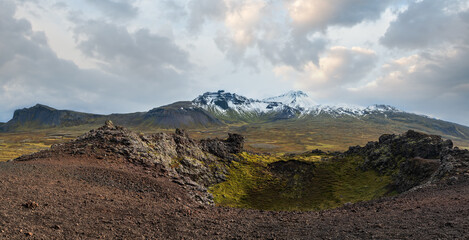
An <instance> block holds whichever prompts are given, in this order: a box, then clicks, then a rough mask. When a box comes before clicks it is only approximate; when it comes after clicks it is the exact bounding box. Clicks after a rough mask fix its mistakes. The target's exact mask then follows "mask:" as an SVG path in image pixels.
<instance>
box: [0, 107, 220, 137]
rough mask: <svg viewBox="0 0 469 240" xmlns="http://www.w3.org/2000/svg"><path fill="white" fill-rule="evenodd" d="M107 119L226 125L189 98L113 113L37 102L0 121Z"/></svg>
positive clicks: (22, 126) (42, 124)
mask: <svg viewBox="0 0 469 240" xmlns="http://www.w3.org/2000/svg"><path fill="white" fill-rule="evenodd" d="M108 119H109V120H112V121H113V122H115V123H116V124H120V125H126V126H134V127H157V128H178V127H179V128H198V127H210V126H212V125H214V126H218V125H223V122H221V121H220V120H218V119H217V118H215V117H213V116H212V115H211V114H210V113H208V112H207V111H206V110H204V109H202V108H200V107H197V106H194V105H192V104H191V103H190V102H178V103H173V104H170V105H167V106H163V107H158V108H154V109H152V110H150V111H148V112H143V113H141V112H137V113H128V114H110V115H101V114H90V113H82V112H75V111H70V110H57V109H55V108H52V107H49V106H46V105H42V104H37V105H35V106H33V107H30V108H23V109H18V110H16V111H15V112H14V114H13V118H12V119H11V120H10V121H8V122H7V123H3V124H1V125H0V130H1V131H4V132H14V131H22V130H30V129H44V128H54V127H72V126H80V125H100V124H102V123H103V122H104V121H105V120H108Z"/></svg>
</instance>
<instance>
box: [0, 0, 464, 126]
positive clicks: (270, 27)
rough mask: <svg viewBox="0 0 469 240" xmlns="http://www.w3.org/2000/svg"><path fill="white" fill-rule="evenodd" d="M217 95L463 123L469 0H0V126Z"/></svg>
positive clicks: (127, 109)
mask: <svg viewBox="0 0 469 240" xmlns="http://www.w3.org/2000/svg"><path fill="white" fill-rule="evenodd" d="M218 89H225V90H227V91H231V92H236V93H239V94H242V95H245V96H247V97H252V98H264V97H269V96H274V95H278V94H281V93H283V92H286V91H289V90H303V91H305V92H307V93H309V95H310V96H311V97H312V98H313V99H314V100H315V101H316V102H317V103H320V104H339V103H342V104H343V103H345V104H351V105H361V106H367V105H371V104H375V103H385V104H390V105H394V106H396V107H398V108H400V109H402V110H406V111H410V112H415V113H418V114H425V115H428V116H431V117H436V118H440V119H444V120H449V121H453V122H457V123H461V124H465V125H469V0H379V1H377V0H156V1H155V0H67V1H60V0H0V102H1V104H0V121H8V120H9V119H10V118H11V116H12V113H13V111H14V109H17V108H22V107H27V106H32V105H34V104H36V103H43V104H46V105H49V106H52V107H55V108H59V109H73V110H79V111H86V112H94V113H112V112H135V111H146V110H149V109H151V108H153V107H157V106H161V105H164V104H168V103H171V102H174V101H178V100H191V99H193V98H195V97H196V96H197V95H199V94H201V93H203V92H206V91H216V90H218Z"/></svg>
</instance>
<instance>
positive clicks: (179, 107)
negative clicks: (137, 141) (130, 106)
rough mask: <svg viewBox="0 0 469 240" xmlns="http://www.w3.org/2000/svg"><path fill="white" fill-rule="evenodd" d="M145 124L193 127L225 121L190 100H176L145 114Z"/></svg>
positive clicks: (167, 126) (207, 125) (216, 124)
mask: <svg viewBox="0 0 469 240" xmlns="http://www.w3.org/2000/svg"><path fill="white" fill-rule="evenodd" d="M143 121H144V124H145V125H152V126H161V127H164V128H193V127H209V126H213V125H215V126H218V125H223V123H222V122H221V121H220V120H218V119H217V118H215V117H214V116H213V115H211V114H210V113H208V112H207V111H206V110H204V109H202V108H200V107H196V106H194V105H192V104H191V103H190V102H176V103H173V104H170V105H166V106H163V107H158V108H154V109H152V110H150V111H148V112H147V113H145V114H144V116H143Z"/></svg>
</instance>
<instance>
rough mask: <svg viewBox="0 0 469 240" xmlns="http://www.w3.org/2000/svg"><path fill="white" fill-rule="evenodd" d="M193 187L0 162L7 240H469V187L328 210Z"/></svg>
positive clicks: (90, 168)
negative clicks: (239, 201) (268, 203)
mask: <svg viewBox="0 0 469 240" xmlns="http://www.w3.org/2000/svg"><path fill="white" fill-rule="evenodd" d="M184 187H185V186H184V185H180V184H178V183H175V182H173V181H172V180H171V178H168V177H166V176H164V175H163V174H160V173H158V171H157V170H155V169H150V168H145V167H144V166H137V165H133V164H129V163H128V162H126V161H124V160H123V159H118V158H115V159H97V158H95V157H91V156H90V155H87V154H84V155H82V156H80V157H77V156H68V155H65V154H63V155H61V154H60V153H58V154H56V155H55V156H51V157H49V158H43V159H35V160H29V161H14V162H8V163H0V238H1V239H251V238H261V239H371V238H377V239H405V238H408V239H468V238H469V182H468V181H460V182H458V183H455V184H453V185H439V186H434V187H427V188H423V189H419V190H416V191H412V192H407V193H404V194H402V195H399V196H397V197H393V198H385V199H381V200H377V201H372V202H365V203H358V204H353V205H347V206H345V207H342V208H339V209H333V210H327V211H321V212H269V211H257V210H245V209H230V208H221V207H215V206H209V205H203V204H201V203H197V202H196V201H194V200H192V198H190V197H189V196H188V195H187V191H186V190H185V189H184Z"/></svg>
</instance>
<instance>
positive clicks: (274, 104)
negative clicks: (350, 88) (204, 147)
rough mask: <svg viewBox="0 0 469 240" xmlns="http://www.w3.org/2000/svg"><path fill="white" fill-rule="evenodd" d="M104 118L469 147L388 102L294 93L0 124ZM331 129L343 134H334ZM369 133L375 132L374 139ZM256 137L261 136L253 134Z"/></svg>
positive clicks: (27, 112) (20, 118) (446, 126)
mask: <svg viewBox="0 0 469 240" xmlns="http://www.w3.org/2000/svg"><path fill="white" fill-rule="evenodd" d="M105 120H112V121H113V122H115V123H116V124H119V125H123V126H128V127H133V128H139V129H154V128H165V129H174V128H187V129H214V130H216V129H218V128H219V127H222V126H223V127H225V128H230V129H232V130H231V131H238V132H243V133H245V134H248V135H249V133H246V132H245V131H254V132H253V134H254V133H255V132H256V131H270V133H271V134H274V133H275V132H276V133H277V134H280V133H281V132H285V131H292V133H291V134H293V132H296V133H298V134H300V133H302V132H305V131H311V132H315V133H321V134H322V135H320V138H319V139H316V137H317V136H316V137H314V136H311V137H309V138H311V139H310V140H308V141H310V142H318V141H319V142H321V139H322V140H325V141H326V140H327V141H328V142H330V141H331V139H330V136H334V137H333V139H335V140H338V139H337V138H338V137H341V135H347V136H348V137H350V138H352V139H362V140H361V141H363V140H364V137H363V136H369V137H372V135H373V136H376V135H377V134H382V133H384V131H387V132H394V133H397V132H402V131H405V130H409V129H413V130H418V131H422V132H425V133H429V134H438V135H443V136H445V137H456V138H458V139H459V140H461V141H463V142H465V145H468V146H469V127H467V126H463V125H460V124H456V123H451V122H447V121H444V120H439V119H434V118H430V117H427V116H422V115H417V114H414V113H408V112H405V111H402V110H399V109H398V108H396V107H393V106H390V105H385V104H374V105H370V106H368V107H360V106H350V105H321V104H317V103H316V102H315V101H314V100H312V99H311V98H310V97H309V96H308V95H307V94H306V93H304V92H302V91H290V92H288V93H286V94H282V95H280V96H276V97H271V98H265V99H263V100H258V99H253V98H248V97H245V96H242V95H239V94H236V93H229V92H225V91H223V90H220V91H217V92H206V93H203V94H201V95H199V96H198V97H197V98H195V99H193V100H192V101H181V102H175V103H171V104H168V105H164V106H160V107H156V108H153V109H150V110H149V111H146V112H135V113H121V114H109V115H103V114H90V113H83V112H76V111H71V110H57V109H55V108H52V107H49V106H46V105H42V104H36V105H35V106H33V107H30V108H23V109H18V110H16V111H15V113H14V114H13V118H12V119H11V120H10V121H8V122H7V123H4V124H0V131H2V132H15V131H30V130H34V129H45V128H56V127H73V126H82V125H84V126H87V127H86V128H90V127H95V126H97V125H100V124H101V123H102V122H104V121H105ZM256 129H257V130H256ZM268 129H270V130H268ZM272 131H275V132H272ZM331 131H339V132H336V133H334V134H332V135H331ZM369 132H373V134H371V135H370V134H368V133H369ZM282 134H283V133H282ZM291 134H290V133H288V134H287V135H289V136H290V135H291ZM256 135H259V134H254V135H253V136H254V137H255V136H256ZM261 135H262V134H261ZM253 136H251V137H253ZM327 136H329V137H327ZM353 136H355V137H353ZM279 137H280V135H279ZM290 137H291V136H290ZM293 137H294V135H293ZM294 138H296V137H294ZM282 141H283V140H282ZM344 143H345V142H344ZM346 143H347V144H348V143H350V141H348V142H346ZM466 143H467V144H466Z"/></svg>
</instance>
